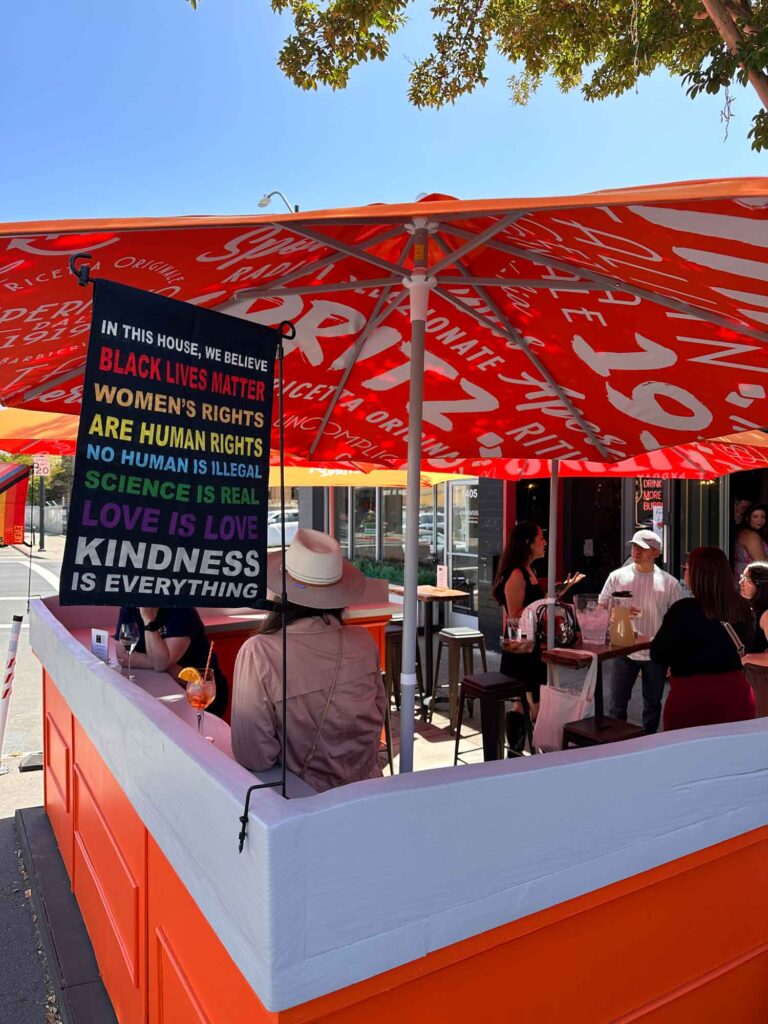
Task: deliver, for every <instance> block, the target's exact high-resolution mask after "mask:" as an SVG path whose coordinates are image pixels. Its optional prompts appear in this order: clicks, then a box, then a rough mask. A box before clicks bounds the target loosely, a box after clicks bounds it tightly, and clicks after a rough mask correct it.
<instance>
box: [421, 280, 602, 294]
mask: <svg viewBox="0 0 768 1024" xmlns="http://www.w3.org/2000/svg"><path fill="white" fill-rule="evenodd" d="M472 280H473V281H474V282H475V283H476V284H479V285H481V286H482V287H483V288H540V289H541V290H543V291H547V290H549V291H558V292H592V291H605V285H603V284H598V283H597V282H596V281H556V280H554V279H549V280H547V279H545V278H541V277H539V278H531V279H528V280H519V279H517V278H510V277H473V278H472ZM440 283H441V284H454V285H455V284H459V285H463V284H466V278H465V277H445V276H443V277H441V278H440Z"/></svg>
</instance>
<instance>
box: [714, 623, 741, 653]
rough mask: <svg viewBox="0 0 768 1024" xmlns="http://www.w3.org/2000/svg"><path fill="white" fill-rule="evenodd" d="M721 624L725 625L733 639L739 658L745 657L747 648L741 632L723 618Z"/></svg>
mask: <svg viewBox="0 0 768 1024" xmlns="http://www.w3.org/2000/svg"><path fill="white" fill-rule="evenodd" d="M720 625H721V626H722V627H723V629H724V630H725V632H726V633H727V634H728V636H729V637H730V638H731V640H733V643H734V645H735V647H736V650H737V651H738V654H739V658H743V657H744V651H745V650H746V648H745V647H744V644H743V643H742V642H741V637H740V636H739V634H738V633H737V632H736V630H735V629H734V628H733V626H732V625H731V624H730V622H723V621H722V620H720Z"/></svg>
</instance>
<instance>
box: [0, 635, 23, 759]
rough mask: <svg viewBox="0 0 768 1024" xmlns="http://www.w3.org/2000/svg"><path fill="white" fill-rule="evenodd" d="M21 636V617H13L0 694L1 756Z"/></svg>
mask: <svg viewBox="0 0 768 1024" xmlns="http://www.w3.org/2000/svg"><path fill="white" fill-rule="evenodd" d="M20 636H21V615H14V616H13V624H12V625H11V636H10V640H9V641H8V658H7V660H6V663H5V672H4V673H3V684H2V692H0V754H2V752H3V740H4V739H5V726H6V724H7V722H8V707H9V705H10V703H11V691H12V690H13V675H14V672H15V671H16V652H17V651H18V649H19V637H20Z"/></svg>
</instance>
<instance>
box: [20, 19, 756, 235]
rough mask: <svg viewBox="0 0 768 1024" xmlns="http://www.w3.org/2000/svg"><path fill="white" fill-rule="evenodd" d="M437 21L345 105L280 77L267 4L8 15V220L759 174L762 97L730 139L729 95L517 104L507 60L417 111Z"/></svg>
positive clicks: (414, 27)
mask: <svg viewBox="0 0 768 1024" xmlns="http://www.w3.org/2000/svg"><path fill="white" fill-rule="evenodd" d="M427 10H428V8H427V4H426V3H424V2H423V0H420V2H419V4H418V6H417V7H414V12H413V13H414V18H413V22H412V24H411V25H410V26H409V28H408V29H407V30H406V31H405V32H404V33H403V34H402V36H401V37H398V38H397V39H396V40H395V42H394V44H393V52H392V56H391V57H390V59H389V61H387V62H386V63H384V64H375V65H370V66H367V67H364V68H361V69H358V70H357V71H356V72H355V73H354V74H353V76H352V81H351V84H350V86H349V87H348V89H347V90H346V91H345V92H337V93H333V92H331V91H328V90H321V91H318V92H316V93H304V92H301V91H299V90H298V89H296V88H295V87H294V86H293V85H291V84H290V83H289V82H288V81H287V80H286V79H285V78H283V76H282V75H281V74H280V72H279V71H278V69H277V68H276V65H275V62H276V58H277V53H278V50H279V48H280V43H281V40H282V38H283V36H284V35H285V34H286V31H287V28H288V23H287V22H286V21H284V20H281V19H280V18H279V17H277V16H275V15H273V14H272V12H271V10H270V8H269V4H268V3H267V0H255V2H254V0H251V2H247V0H201V5H200V7H199V9H198V11H197V12H193V11H192V10H191V8H189V6H188V5H187V4H186V3H184V2H183V0H78V2H77V3H73V2H63V3H52V2H51V0H26V2H25V3H24V4H23V5H17V4H11V3H8V4H6V5H5V7H4V12H3V15H2V20H0V26H1V27H2V30H1V31H0V61H2V67H3V75H2V80H3V87H2V89H3V94H2V95H1V96H0V110H1V111H2V114H0V126H1V127H2V151H1V152H2V159H0V221H6V222H8V221H16V220H43V219H52V218H63V217H78V218H79V217H107V216H152V215H162V214H168V215H176V214H204V213H226V214H229V213H246V212H254V213H255V212H259V211H258V209H257V202H258V199H259V197H260V196H261V195H262V194H263V193H264V192H265V191H269V190H271V189H282V190H283V191H284V192H285V193H286V195H287V196H288V197H289V199H290V200H291V202H293V203H298V204H299V205H300V206H301V207H302V208H303V209H321V208H327V207H334V206H351V205H358V204H366V203H370V202H376V201H378V202H400V201H410V200H412V199H415V197H416V196H417V195H418V194H420V193H422V192H444V193H448V194H451V195H455V196H458V197H461V198H482V197H494V196H527V195H550V194H566V193H570V192H583V191H589V190H592V189H597V188H608V187H619V186H624V185H635V184H645V183H651V182H661V181H674V180H682V179H694V178H704V177H727V176H740V175H760V174H765V173H768V171H767V170H766V168H768V155H766V154H764V155H762V156H761V155H759V154H756V153H753V152H752V151H751V149H750V146H749V142H748V140H747V138H746V132H747V129H748V126H749V121H750V119H751V117H752V114H753V113H754V111H755V110H756V109H757V101H756V100H755V99H754V98H753V95H752V93H751V92H749V91H745V90H742V89H738V90H737V93H736V98H735V107H734V113H735V117H734V119H733V120H732V122H731V127H730V134H729V138H728V140H727V141H723V128H722V125H721V123H720V110H721V108H722V99H721V98H718V97H714V98H710V97H704V98H698V99H697V100H695V101H691V100H689V99H687V97H686V96H685V93H684V90H683V88H682V85H681V83H680V81H679V80H673V79H669V78H668V77H667V76H666V75H662V74H659V75H656V76H655V77H654V78H653V79H650V80H645V81H643V82H642V83H641V86H640V90H639V93H638V94H635V93H632V94H630V95H627V96H625V97H622V98H621V99H619V100H611V101H606V102H603V103H600V104H588V103H586V102H584V101H583V100H582V99H581V96H580V95H579V94H578V93H571V94H569V95H567V96H563V95H561V94H560V93H559V92H558V91H557V89H556V88H555V87H554V86H553V85H552V84H551V83H549V84H547V85H546V86H545V87H544V88H543V89H542V90H541V91H540V92H539V93H538V94H537V95H536V96H535V97H534V98H533V99H532V100H531V102H530V104H529V106H528V107H526V108H520V107H516V106H515V105H514V104H513V103H512V102H511V101H510V99H509V93H508V88H507V84H506V79H507V76H508V74H509V67H508V65H506V64H505V62H503V61H502V60H500V59H498V58H496V59H494V61H493V62H492V66H491V69H490V77H491V82H490V84H489V86H488V87H487V88H485V89H483V90H480V91H479V92H477V93H475V94H474V95H473V96H471V97H467V98H465V99H464V100H463V101H461V102H460V103H458V104H457V105H456V106H454V107H450V108H447V109H445V110H442V111H418V110H415V109H414V108H412V107H410V106H409V104H408V102H407V99H406V91H407V79H408V71H409V63H408V61H409V59H413V58H416V57H418V56H420V55H421V54H422V53H424V52H425V50H426V47H427V45H428V41H429V29H430V22H429V17H428V14H427Z"/></svg>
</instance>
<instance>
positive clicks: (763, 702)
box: [739, 562, 768, 718]
mask: <svg viewBox="0 0 768 1024" xmlns="http://www.w3.org/2000/svg"><path fill="white" fill-rule="evenodd" d="M739 593H740V594H741V596H742V597H743V598H745V599H746V600H747V601H749V603H750V605H751V606H752V611H753V612H754V615H755V627H756V628H755V635H754V638H753V640H752V642H751V643H749V644H747V653H746V654H745V655H744V657H743V658H742V659H741V663H742V665H743V666H744V672H745V673H746V676H747V679H748V680H749V683H750V685H751V687H752V689H753V690H754V691H755V700H756V701H757V717H758V718H762V717H763V716H765V715H768V562H751V563H750V564H749V565H748V566H747V567H746V569H745V570H744V572H743V573H742V575H741V579H740V580H739Z"/></svg>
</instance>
